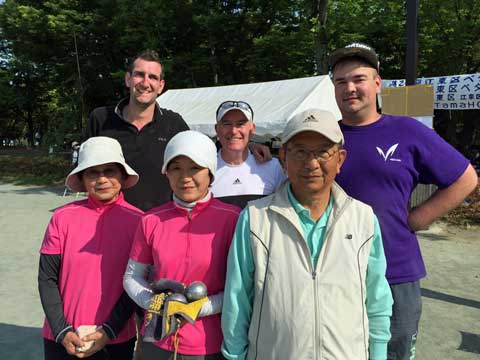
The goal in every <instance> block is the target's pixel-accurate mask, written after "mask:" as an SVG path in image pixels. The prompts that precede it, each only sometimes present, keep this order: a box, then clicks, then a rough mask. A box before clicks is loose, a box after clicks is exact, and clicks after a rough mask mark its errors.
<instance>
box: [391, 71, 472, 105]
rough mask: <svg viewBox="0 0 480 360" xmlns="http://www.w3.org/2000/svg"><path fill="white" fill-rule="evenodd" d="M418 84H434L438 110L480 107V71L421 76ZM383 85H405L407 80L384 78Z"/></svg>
mask: <svg viewBox="0 0 480 360" xmlns="http://www.w3.org/2000/svg"><path fill="white" fill-rule="evenodd" d="M416 83H417V84H418V85H420V84H422V85H432V86H433V89H434V99H433V108H434V109H437V110H474V109H480V73H476V74H468V75H452V76H439V77H428V78H419V79H417V81H416ZM382 86H383V87H398V86H405V80H403V79H402V80H383V81H382Z"/></svg>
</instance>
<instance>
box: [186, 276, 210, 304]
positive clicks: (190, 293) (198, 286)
mask: <svg viewBox="0 0 480 360" xmlns="http://www.w3.org/2000/svg"><path fill="white" fill-rule="evenodd" d="M185 296H186V297H187V300H188V302H192V301H197V300H200V299H202V298H204V297H205V296H207V286H206V285H205V284H204V283H203V282H201V281H194V282H192V283H191V284H190V285H188V287H187V288H186V289H185Z"/></svg>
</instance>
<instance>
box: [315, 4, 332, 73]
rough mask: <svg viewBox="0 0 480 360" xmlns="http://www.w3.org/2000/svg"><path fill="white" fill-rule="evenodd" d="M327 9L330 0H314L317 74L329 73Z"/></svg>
mask: <svg viewBox="0 0 480 360" xmlns="http://www.w3.org/2000/svg"><path fill="white" fill-rule="evenodd" d="M327 11H328V0H313V1H312V16H313V18H315V23H316V29H315V30H316V31H315V32H314V34H315V67H316V71H315V72H316V74H317V75H324V74H328V57H327V45H328V36H327Z"/></svg>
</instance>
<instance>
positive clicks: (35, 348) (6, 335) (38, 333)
mask: <svg viewBox="0 0 480 360" xmlns="http://www.w3.org/2000/svg"><path fill="white" fill-rule="evenodd" d="M0 348H1V349H2V350H1V354H2V355H1V358H2V360H3V359H5V360H6V359H8V360H26V359H28V360H41V359H43V340H42V329H40V328H35V327H26V326H17V325H10V324H4V323H0Z"/></svg>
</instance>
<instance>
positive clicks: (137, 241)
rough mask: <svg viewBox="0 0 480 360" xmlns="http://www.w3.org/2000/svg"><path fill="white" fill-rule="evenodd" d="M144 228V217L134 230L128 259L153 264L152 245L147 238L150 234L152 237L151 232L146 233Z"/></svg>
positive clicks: (145, 226) (145, 224)
mask: <svg viewBox="0 0 480 360" xmlns="http://www.w3.org/2000/svg"><path fill="white" fill-rule="evenodd" d="M146 228H147V222H146V219H145V218H142V220H141V221H140V222H139V224H138V227H137V230H136V231H135V237H134V239H133V244H132V250H131V251H130V259H132V260H133V261H136V262H140V263H142V264H153V256H152V245H151V240H150V239H149V237H150V236H152V237H153V234H150V235H148V231H147V230H146Z"/></svg>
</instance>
